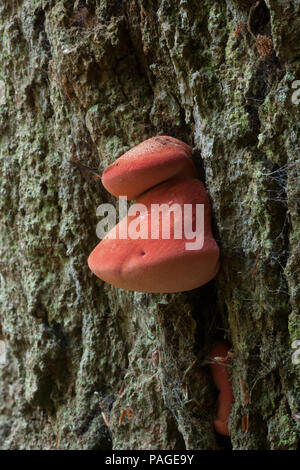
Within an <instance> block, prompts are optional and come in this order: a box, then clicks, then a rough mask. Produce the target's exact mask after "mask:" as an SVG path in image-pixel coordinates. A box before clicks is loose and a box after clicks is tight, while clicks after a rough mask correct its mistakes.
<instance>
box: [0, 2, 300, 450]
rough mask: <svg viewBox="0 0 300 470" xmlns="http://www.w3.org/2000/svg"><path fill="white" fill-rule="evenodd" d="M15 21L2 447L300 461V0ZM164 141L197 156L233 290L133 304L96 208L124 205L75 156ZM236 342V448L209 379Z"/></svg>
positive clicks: (131, 5) (7, 132)
mask: <svg viewBox="0 0 300 470" xmlns="http://www.w3.org/2000/svg"><path fill="white" fill-rule="evenodd" d="M0 12H1V19H0V29H1V42H0V44H1V51H0V53H1V66H0V67H1V68H0V138H1V147H0V150H1V168H0V175H1V200H0V204H1V278H0V280H1V291H0V292H1V295H0V301H1V310H0V319H1V326H2V333H1V335H2V336H1V338H0V339H1V343H0V344H1V347H2V355H1V369H0V381H1V382H0V383H1V389H0V393H1V400H0V445H1V447H2V448H3V449H55V448H57V449H110V448H113V449H167V450H172V449H176V450H177V449H224V448H230V447H231V446H232V448H233V449H246V450H250V449H295V448H296V447H297V425H298V424H299V402H297V399H298V396H299V380H298V379H299V375H298V376H297V371H298V372H299V365H297V362H298V352H297V350H296V349H293V347H294V348H296V346H297V344H299V343H297V340H300V333H299V323H297V318H299V317H297V315H298V305H299V292H298V291H297V287H298V286H297V284H298V282H299V245H298V243H299V242H298V238H299V218H297V201H299V193H297V191H298V190H299V189H298V186H297V170H298V168H297V164H298V163H299V141H300V140H299V136H300V132H299V130H300V124H299V122H300V120H299V111H300V105H299V106H297V104H296V102H297V100H295V99H292V97H293V93H295V90H294V89H293V87H292V86H293V83H294V81H295V80H296V79H297V78H298V79H299V78H300V65H299V59H300V42H299V20H298V18H299V14H300V6H299V1H298V0H289V1H288V0H265V2H264V1H263V0H261V1H260V2H258V4H257V2H256V1H255V0H253V1H252V0H219V1H213V0H203V1H201V2H199V0H127V1H123V2H122V0H95V1H92V0H86V1H79V0H77V1H71V0H35V1H34V2H33V1H31V0H2V1H1V6H0ZM259 35H260V36H259ZM157 134H163V135H171V136H174V137H176V138H179V139H181V140H183V141H185V142H187V143H188V144H190V145H192V146H193V148H194V154H193V159H194V162H195V164H196V166H197V168H198V170H199V176H200V178H201V179H202V180H203V181H204V182H205V185H206V188H207V191H208V193H209V195H210V198H211V202H212V207H213V225H214V233H215V238H216V239H217V240H218V244H219V246H220V249H221V269H220V272H219V274H218V276H217V278H216V279H215V280H214V281H211V282H210V283H208V284H206V285H205V286H203V287H201V288H199V289H196V290H194V291H190V292H184V293H179V294H161V295H157V294H142V293H135V292H129V291H123V290H121V289H117V288H114V287H112V286H110V285H108V284H105V283H104V282H102V281H100V280H99V279H97V278H96V277H95V276H94V275H93V274H92V273H91V272H90V270H89V268H88V266H87V257H88V255H89V253H90V252H91V251H92V249H93V248H94V246H95V245H96V244H97V243H98V242H99V240H98V239H97V236H96V224H97V222H98V220H99V219H98V218H97V217H96V208H97V206H98V205H99V204H101V203H103V202H111V203H113V204H116V200H115V199H114V198H113V197H111V196H110V195H109V194H108V193H107V192H106V191H105V190H104V188H103V187H102V186H101V183H100V182H99V180H96V179H94V178H93V173H91V172H89V171H88V170H85V169H84V167H83V166H82V165H80V164H78V163H77V164H74V160H75V161H77V160H76V159H78V160H79V161H80V162H81V163H82V164H84V165H87V166H89V167H92V168H95V169H96V171H99V172H100V173H101V171H102V170H103V169H104V168H105V167H106V166H107V165H108V164H110V163H111V162H113V161H114V160H115V159H116V158H117V157H118V156H119V155H121V154H122V153H124V151H126V150H127V149H129V148H131V147H132V146H134V145H136V144H138V143H140V142H141V141H143V140H145V139H147V138H149V137H151V136H154V135H157ZM180 275H181V274H180V272H178V276H179V277H180ZM297 328H298V332H297ZM223 338H226V339H228V340H229V341H230V342H231V344H232V351H233V353H234V355H235V358H234V359H233V360H232V362H231V366H230V374H231V380H232V384H233V390H234V404H233V407H232V412H231V415H230V420H229V424H230V437H221V436H219V435H217V434H216V433H215V431H214V426H213V420H214V416H215V413H216V405H217V390H216V388H215V386H214V383H213V381H212V378H211V375H210V372H209V369H208V368H207V367H206V366H204V365H203V360H204V358H205V356H206V355H207V354H208V352H209V349H210V348H211V347H212V346H213V344H214V343H216V342H217V341H219V340H220V339H223ZM4 348H5V351H4ZM153 354H154V355H153ZM126 408H129V409H130V410H131V412H132V416H131V413H129V414H125V416H123V417H124V419H123V421H122V419H120V417H121V415H124V412H123V414H122V411H123V410H124V409H126Z"/></svg>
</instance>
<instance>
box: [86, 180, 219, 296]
mask: <svg viewBox="0 0 300 470" xmlns="http://www.w3.org/2000/svg"><path fill="white" fill-rule="evenodd" d="M136 204H143V205H144V208H145V209H144V210H143V209H141V211H140V212H139V213H138V215H131V214H132V213H133V210H132V209H130V210H129V213H128V215H127V216H126V217H125V218H124V219H122V220H121V221H120V222H119V224H117V225H116V227H114V228H113V229H112V230H111V231H110V232H109V234H108V235H106V237H105V238H104V239H103V240H102V241H101V242H100V243H99V244H98V245H97V246H96V248H95V249H94V250H93V252H92V253H91V254H90V256H89V260H88V264H89V267H90V269H91V270H92V271H93V273H94V274H96V276H98V277H99V278H100V279H102V280H104V281H106V282H108V283H110V284H112V285H114V286H116V287H120V288H122V289H127V290H133V291H138V292H153V293H166V292H182V291H187V290H191V289H195V288H196V287H199V286H202V285H203V284H206V283H207V282H208V281H210V280H211V279H212V278H214V277H215V275H216V274H217V272H218V269H219V248H218V245H217V244H216V242H215V240H214V238H213V236H212V233H211V226H210V218H211V215H210V213H211V209H210V202H209V199H208V196H207V194H206V191H205V188H204V185H203V184H202V183H201V181H200V180H197V179H187V180H181V179H180V178H178V179H174V178H173V179H172V180H170V181H167V182H165V183H162V184H160V185H158V186H156V187H155V188H153V189H151V190H149V191H147V192H146V193H144V194H143V195H142V196H141V197H140V198H138V200H137V201H136ZM151 204H159V205H161V204H165V208H168V207H169V208H171V207H172V205H173V204H177V205H179V207H180V208H182V209H183V208H184V204H191V207H192V217H193V219H194V220H195V211H196V204H203V205H204V227H203V226H201V227H200V229H201V230H203V234H204V244H203V246H202V248H201V249H196V250H187V249H186V243H191V242H193V240H190V239H189V240H188V239H186V238H185V237H184V236H183V237H182V238H181V239H178V238H175V233H178V232H177V229H179V228H180V226H181V228H182V231H183V234H184V228H183V227H182V224H183V217H182V216H180V214H179V212H180V211H179V212H178V213H176V215H175V216H173V215H172V216H171V217H170V219H169V220H170V235H171V238H170V239H164V238H163V236H164V235H163V233H165V232H164V227H163V221H162V220H163V218H162V217H160V218H159V223H158V226H156V234H157V236H158V238H157V239H155V238H153V237H152V238H151V235H152V234H151V229H153V220H152V221H151ZM135 207H137V206H136V205H134V206H133V209H134V208H135ZM152 207H153V206H152ZM173 207H174V206H173ZM167 213H168V210H167ZM182 213H183V211H182ZM178 214H179V215H178ZM156 220H157V219H156ZM138 221H140V225H139V230H138V232H139V236H140V238H137V239H133V238H132V234H131V233H130V227H131V223H132V222H133V223H137V222H138ZM151 222H152V223H151ZM154 226H155V223H154ZM194 228H195V227H194ZM121 233H123V234H124V233H125V238H124V239H122V238H121V236H120V234H121ZM196 235H199V234H197V233H196Z"/></svg>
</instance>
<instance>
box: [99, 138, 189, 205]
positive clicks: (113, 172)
mask: <svg viewBox="0 0 300 470" xmlns="http://www.w3.org/2000/svg"><path fill="white" fill-rule="evenodd" d="M191 156H192V148H191V147H190V146H189V145H186V144H185V143H184V142H181V141H180V140H177V139H174V138H173V137H165V136H161V137H153V138H152V139H148V140H145V142H142V143H141V144H139V145H137V146H136V147H133V148H132V149H131V150H129V151H128V152H126V153H125V154H124V155H122V156H121V157H120V158H118V160H116V161H115V162H114V163H112V164H111V165H110V166H109V167H108V168H106V170H104V172H103V175H102V183H103V185H104V187H105V188H106V189H107V191H108V192H110V193H111V194H113V195H114V196H116V197H119V196H125V195H126V196H127V198H128V199H129V200H132V199H136V198H137V197H138V196H139V195H141V194H142V193H143V192H144V191H146V190H148V189H150V188H152V187H153V186H156V185H157V184H158V183H161V182H162V181H166V180H168V179H170V178H173V177H175V176H180V177H182V178H188V177H191V178H193V177H196V170H195V167H194V165H193V162H192V160H191Z"/></svg>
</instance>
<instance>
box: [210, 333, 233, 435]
mask: <svg viewBox="0 0 300 470" xmlns="http://www.w3.org/2000/svg"><path fill="white" fill-rule="evenodd" d="M230 348H231V346H230V344H229V343H227V341H221V342H219V343H218V344H217V345H216V346H215V347H214V348H213V349H212V350H211V351H210V353H209V357H210V358H211V359H212V360H215V363H211V364H210V370H211V373H212V376H213V379H214V382H215V385H216V387H217V389H218V391H219V397H218V413H217V418H216V419H215V421H214V425H215V429H216V431H217V433H219V434H223V435H224V436H229V434H230V433H229V429H228V418H229V414H230V411H231V406H232V402H233V392H232V386H231V382H230V376H229V371H228V367H226V364H229V363H230V359H228V352H229V350H230ZM219 357H222V359H223V358H227V359H226V360H224V361H223V360H222V361H221V362H220V361H217V360H216V358H218V359H219ZM224 364H225V365H224Z"/></svg>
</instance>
